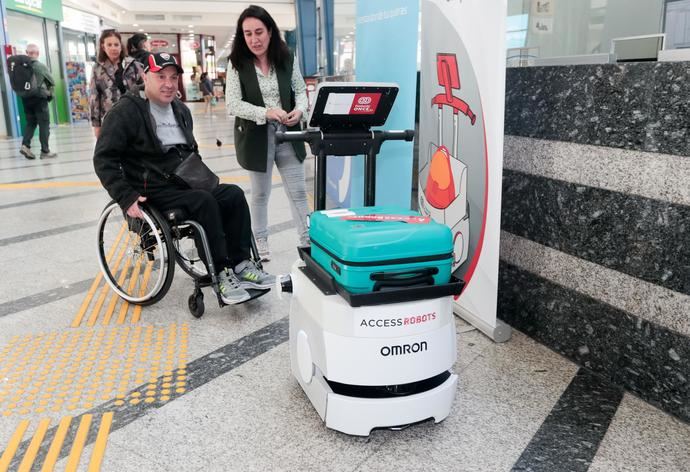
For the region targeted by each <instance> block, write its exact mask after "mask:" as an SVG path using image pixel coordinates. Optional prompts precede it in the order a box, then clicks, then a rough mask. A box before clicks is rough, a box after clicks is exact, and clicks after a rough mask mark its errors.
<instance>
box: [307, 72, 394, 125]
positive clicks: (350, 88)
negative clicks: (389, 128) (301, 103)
mask: <svg viewBox="0 0 690 472" xmlns="http://www.w3.org/2000/svg"><path fill="white" fill-rule="evenodd" d="M397 95H398V86H397V84H388V83H368V82H329V83H322V84H320V85H319V87H318V89H317V91H316V102H315V104H314V106H313V107H312V109H311V112H310V114H309V121H308V123H309V127H310V128H321V129H322V130H336V129H369V128H370V127H372V126H382V125H383V124H385V123H386V119H387V118H388V114H389V113H390V111H391V108H393V103H394V102H395V97H396V96H397Z"/></svg>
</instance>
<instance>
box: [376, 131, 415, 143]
mask: <svg viewBox="0 0 690 472" xmlns="http://www.w3.org/2000/svg"><path fill="white" fill-rule="evenodd" d="M413 139H414V130H411V129H406V130H400V131H384V132H383V140H384V141H412V140H413Z"/></svg>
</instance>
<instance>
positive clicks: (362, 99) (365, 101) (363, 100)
mask: <svg viewBox="0 0 690 472" xmlns="http://www.w3.org/2000/svg"><path fill="white" fill-rule="evenodd" d="M357 103H359V104H360V105H369V104H370V103H371V97H360V98H359V100H357Z"/></svg>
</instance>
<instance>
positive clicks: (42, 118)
mask: <svg viewBox="0 0 690 472" xmlns="http://www.w3.org/2000/svg"><path fill="white" fill-rule="evenodd" d="M38 55H39V50H38V46H36V45H35V44H29V45H27V46H26V56H12V57H10V82H11V84H12V88H13V89H14V91H15V92H16V93H17V95H19V96H20V97H21V99H22V104H23V105H24V114H25V115H26V126H25V127H24V139H23V141H22V147H21V148H20V149H19V152H20V153H21V154H22V155H23V156H24V157H26V158H27V159H36V155H35V154H34V153H33V152H31V139H32V138H33V137H34V131H36V126H37V125H38V138H39V141H40V142H41V154H40V157H41V159H47V158H52V157H57V154H56V153H54V152H50V146H49V145H48V138H49V137H50V114H49V113H48V102H49V101H51V100H52V99H53V87H54V86H55V80H53V77H52V76H51V75H50V71H48V68H47V67H46V66H45V65H44V64H43V63H41V62H39V61H38ZM27 56H28V59H27V58H26V57H27Z"/></svg>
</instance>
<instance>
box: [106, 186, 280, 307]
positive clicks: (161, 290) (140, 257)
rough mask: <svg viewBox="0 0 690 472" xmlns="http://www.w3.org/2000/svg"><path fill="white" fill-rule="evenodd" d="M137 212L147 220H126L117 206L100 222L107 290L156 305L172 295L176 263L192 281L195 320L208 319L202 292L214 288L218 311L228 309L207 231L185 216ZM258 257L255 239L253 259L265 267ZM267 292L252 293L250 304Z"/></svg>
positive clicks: (110, 205) (145, 208)
mask: <svg viewBox="0 0 690 472" xmlns="http://www.w3.org/2000/svg"><path fill="white" fill-rule="evenodd" d="M139 206H140V208H141V210H142V213H143V215H144V218H143V219H139V218H131V217H129V216H127V214H126V213H125V212H123V211H122V209H121V208H120V206H119V205H118V204H117V202H115V201H114V200H113V201H111V202H110V203H108V204H107V205H106V207H105V208H104V209H103V212H102V213H101V216H100V218H99V220H98V263H99V265H100V268H101V271H102V273H103V277H104V278H105V280H106V282H107V283H108V285H110V287H111V288H112V289H113V290H114V291H115V293H117V294H118V295H119V296H120V297H121V298H122V299H124V300H126V301H127V302H129V303H132V304H135V305H152V304H154V303H156V302H158V301H160V300H161V299H162V298H163V297H164V296H165V294H166V293H167V292H168V290H169V289H170V285H171V284H172V281H173V277H174V275H175V265H176V263H177V265H178V266H179V267H180V268H181V269H182V270H183V271H184V272H186V273H187V274H188V275H189V276H190V277H191V278H192V280H193V281H194V292H193V293H192V294H191V295H190V296H189V298H188V307H189V311H190V312H191V314H192V315H193V316H194V317H196V318H200V317H201V316H202V315H203V314H204V309H205V307H204V293H203V292H202V290H201V289H202V288H204V287H212V288H213V291H214V293H215V294H216V297H217V298H218V305H219V306H221V307H223V306H225V303H223V301H222V299H221V297H220V293H219V291H218V277H217V275H216V269H215V268H214V266H213V258H212V257H211V253H210V248H209V243H208V238H207V237H206V232H205V231H204V228H203V227H202V226H201V225H200V224H199V223H198V222H196V221H193V220H190V219H187V218H186V215H184V214H183V212H182V211H181V210H176V209H172V210H167V211H165V212H163V213H161V212H159V211H158V210H156V209H155V208H153V207H152V206H151V205H148V204H146V203H143V204H141V203H140V204H139ZM258 254H259V253H258V250H257V248H256V243H255V241H254V238H253V237H252V245H251V258H252V260H253V261H254V262H256V263H257V265H258V266H259V267H262V266H261V262H260V261H261V259H260V257H259V256H258ZM269 291H270V289H248V290H247V292H249V294H250V298H249V299H248V300H246V301H249V300H254V299H256V298H258V297H260V296H262V295H265V294H266V293H268V292H269ZM243 303H244V302H243Z"/></svg>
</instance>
